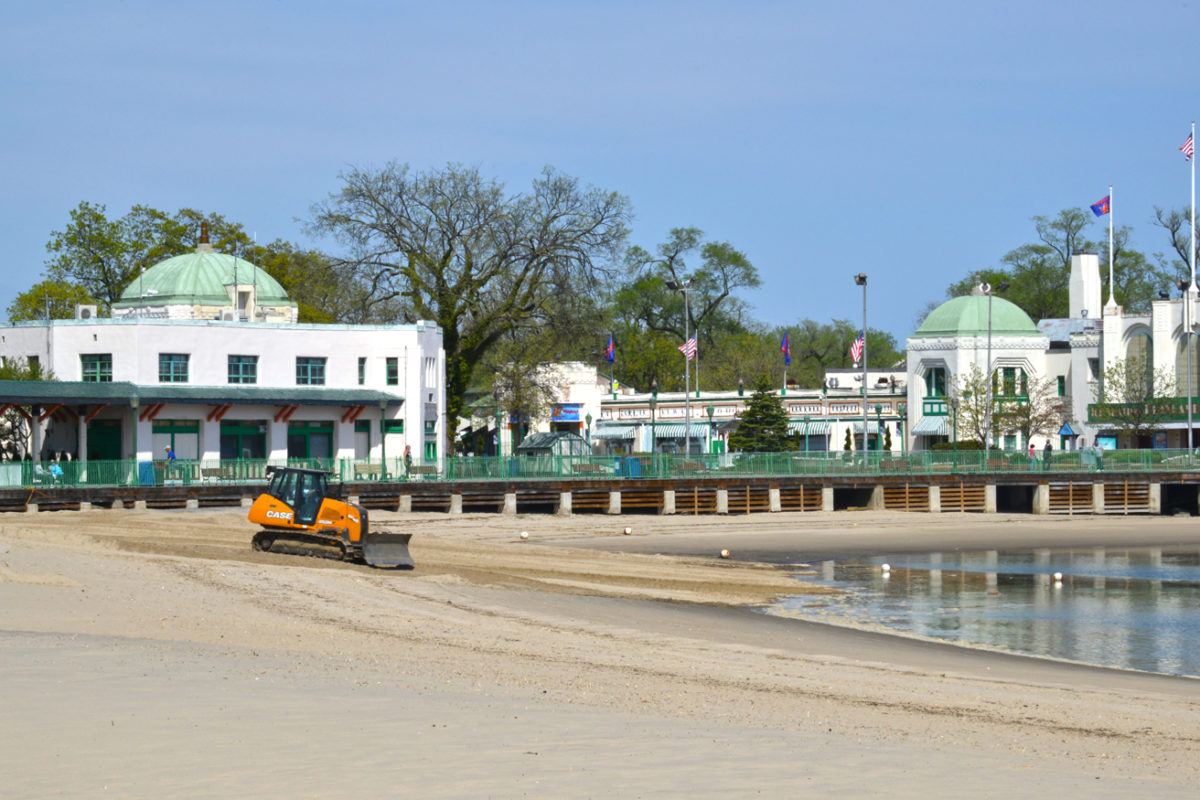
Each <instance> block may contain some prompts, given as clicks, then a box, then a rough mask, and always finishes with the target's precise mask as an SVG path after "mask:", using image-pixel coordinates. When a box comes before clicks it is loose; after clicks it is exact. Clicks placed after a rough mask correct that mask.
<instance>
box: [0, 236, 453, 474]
mask: <svg viewBox="0 0 1200 800" xmlns="http://www.w3.org/2000/svg"><path fill="white" fill-rule="evenodd" d="M76 316H77V317H78V318H77V319H73V320H51V321H41V322H21V323H15V324H9V325H7V326H5V327H4V328H2V329H0V356H3V357H4V358H8V359H13V358H19V359H25V360H28V361H35V362H37V363H38V364H39V365H40V366H41V367H42V368H43V369H46V370H49V371H50V372H51V373H52V375H53V377H54V378H55V379H56V380H54V381H46V382H7V383H6V384H5V385H4V386H3V387H0V405H5V404H6V408H9V409H15V410H17V411H19V412H20V413H21V414H22V415H23V416H25V418H26V419H27V420H28V421H29V424H30V427H31V436H30V438H31V442H30V445H31V450H32V453H33V454H34V455H35V457H36V458H40V459H46V458H54V457H59V456H65V457H69V458H75V459H79V460H117V459H132V458H136V459H137V460H139V461H148V460H152V459H161V458H163V457H164V453H165V452H166V450H167V448H170V449H171V451H172V453H173V455H174V456H175V457H176V458H177V459H184V460H186V459H195V460H198V461H219V460H246V459H250V460H258V459H265V460H271V461H276V462H280V461H283V460H286V459H289V458H290V459H305V460H309V461H317V462H323V463H328V462H330V461H333V460H337V459H356V460H375V461H379V460H381V459H383V458H384V457H387V458H389V459H391V458H399V457H401V456H402V454H403V453H404V451H405V449H406V448H409V447H411V451H412V454H413V457H414V461H415V463H417V464H422V463H425V464H429V463H437V462H438V461H439V460H440V459H441V458H442V457H443V456H444V452H443V450H444V447H443V445H442V443H443V442H445V441H446V430H445V409H446V399H445V380H444V375H445V354H444V351H443V349H442V334H441V331H440V329H439V328H438V327H437V326H436V325H435V324H433V323H430V322H418V323H416V324H413V325H311V324H301V323H297V322H296V321H295V319H296V306H295V303H293V302H292V301H291V300H290V299H288V298H287V296H286V294H285V293H284V292H283V290H282V288H280V287H279V284H278V283H277V282H275V281H274V280H273V279H271V277H270V276H269V275H267V274H266V273H265V272H263V271H262V270H261V269H259V268H258V267H256V266H255V265H253V264H251V263H250V262H248V261H245V260H243V259H234V258H233V257H231V256H227V255H223V254H218V253H213V252H212V250H211V247H209V246H208V245H207V243H205V242H202V243H201V245H200V247H199V248H197V251H196V252H195V253H193V254H188V255H184V256H178V257H175V258H171V259H168V260H166V261H164V262H162V263H160V264H158V265H156V266H154V267H152V268H150V269H148V270H147V271H146V272H145V274H144V275H143V276H141V277H140V278H138V279H136V280H135V281H133V283H132V284H131V285H130V286H129V287H128V289H127V290H126V292H125V294H124V295H123V296H122V298H121V300H120V301H119V302H118V303H115V304H114V308H113V314H112V316H111V317H110V318H104V319H100V318H97V317H96V315H95V309H94V308H90V307H81V308H80V309H79V311H78V313H77V315H76ZM22 384H24V385H22Z"/></svg>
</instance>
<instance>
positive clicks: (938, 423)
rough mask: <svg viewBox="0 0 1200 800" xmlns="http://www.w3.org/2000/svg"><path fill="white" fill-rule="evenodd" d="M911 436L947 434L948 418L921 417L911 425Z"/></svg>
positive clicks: (948, 427)
mask: <svg viewBox="0 0 1200 800" xmlns="http://www.w3.org/2000/svg"><path fill="white" fill-rule="evenodd" d="M912 434H913V436H949V435H950V420H949V419H948V418H947V417H922V418H921V421H920V422H918V423H917V424H916V425H913V429H912Z"/></svg>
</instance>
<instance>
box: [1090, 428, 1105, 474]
mask: <svg viewBox="0 0 1200 800" xmlns="http://www.w3.org/2000/svg"><path fill="white" fill-rule="evenodd" d="M1092 456H1093V457H1094V458H1095V459H1096V471H1097V472H1098V471H1100V470H1102V469H1104V445H1102V444H1100V437H1098V436H1097V437H1096V441H1095V442H1093V443H1092Z"/></svg>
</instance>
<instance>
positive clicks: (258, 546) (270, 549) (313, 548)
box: [253, 531, 351, 561]
mask: <svg viewBox="0 0 1200 800" xmlns="http://www.w3.org/2000/svg"><path fill="white" fill-rule="evenodd" d="M253 544H254V549H255V550H261V551H262V552H264V553H279V554H282V555H289V556H307V557H309V558H325V559H329V560H331V561H348V560H351V559H350V558H349V556H348V555H347V553H346V550H345V548H343V547H342V545H341V543H340V542H336V541H333V540H331V539H328V538H325V537H323V536H313V535H309V534H303V533H292V532H287V533H283V532H277V531H259V532H258V533H256V534H255V535H254V542H253Z"/></svg>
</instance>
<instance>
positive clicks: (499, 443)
mask: <svg viewBox="0 0 1200 800" xmlns="http://www.w3.org/2000/svg"><path fill="white" fill-rule="evenodd" d="M503 423H504V412H503V411H501V410H500V409H496V458H499V457H500V456H501V455H503V450H504V437H502V436H501V435H500V426H501V425H502V424H503Z"/></svg>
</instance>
